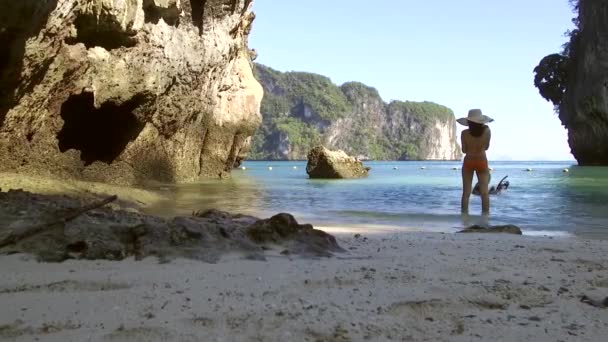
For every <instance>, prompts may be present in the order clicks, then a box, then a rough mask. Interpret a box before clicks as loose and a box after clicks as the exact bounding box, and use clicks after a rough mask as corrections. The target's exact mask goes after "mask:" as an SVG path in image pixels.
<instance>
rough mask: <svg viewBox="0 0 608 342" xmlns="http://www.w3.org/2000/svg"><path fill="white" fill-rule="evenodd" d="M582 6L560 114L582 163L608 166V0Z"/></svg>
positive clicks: (586, 0) (584, 2)
mask: <svg viewBox="0 0 608 342" xmlns="http://www.w3.org/2000/svg"><path fill="white" fill-rule="evenodd" d="M578 9H579V16H578V20H579V32H578V34H576V35H575V36H573V39H574V40H575V41H573V42H572V43H571V49H572V54H571V62H572V63H571V66H570V72H569V77H568V81H567V88H566V89H567V91H566V93H565V96H564V100H563V102H562V104H561V106H560V108H559V110H560V113H559V117H560V119H561V120H562V123H563V124H564V126H566V128H567V129H568V142H569V144H570V148H571V150H572V154H573V155H574V157H575V158H576V159H577V160H578V162H579V164H581V165H608V0H582V1H580V3H579V8H578Z"/></svg>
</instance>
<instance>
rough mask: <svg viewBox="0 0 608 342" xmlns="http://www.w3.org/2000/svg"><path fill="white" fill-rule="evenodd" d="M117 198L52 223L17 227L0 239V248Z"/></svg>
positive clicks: (64, 215)
mask: <svg viewBox="0 0 608 342" xmlns="http://www.w3.org/2000/svg"><path fill="white" fill-rule="evenodd" d="M117 198H118V197H117V196H116V195H114V196H110V197H108V198H105V199H103V200H101V201H98V202H94V203H91V204H88V205H85V206H84V207H80V208H74V209H72V210H70V211H69V212H68V213H66V214H63V215H60V216H59V217H57V218H54V219H53V220H52V221H49V222H45V223H41V224H38V225H35V226H30V227H23V228H21V227H19V228H17V229H16V231H9V232H8V235H7V236H5V237H0V248H2V247H5V246H8V245H11V244H14V243H16V242H19V241H21V240H23V239H25V238H28V237H30V236H33V235H36V234H39V233H41V232H43V231H45V230H46V229H49V228H50V227H53V226H55V225H58V224H64V223H66V222H68V221H71V220H73V219H75V218H77V217H78V216H80V215H82V214H84V213H86V212H87V211H90V210H93V209H97V208H99V207H103V206H104V205H106V204H108V203H110V202H114V201H115V200H116V199H117Z"/></svg>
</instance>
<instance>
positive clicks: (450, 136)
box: [250, 65, 461, 160]
mask: <svg viewBox="0 0 608 342" xmlns="http://www.w3.org/2000/svg"><path fill="white" fill-rule="evenodd" d="M256 76H257V77H258V79H259V80H260V82H261V83H262V86H263V87H264V91H265V96H264V99H263V101H262V116H263V117H264V122H263V124H262V126H261V128H260V130H259V131H258V133H257V134H256V136H255V137H254V142H253V148H252V151H251V152H252V153H251V154H250V157H251V158H252V159H306V154H307V153H308V151H309V150H310V149H311V148H312V147H314V146H315V145H318V144H323V145H325V146H327V147H328V148H330V149H341V150H344V151H345V152H347V153H348V154H350V155H354V156H358V157H359V158H362V159H375V160H397V159H400V160H410V159H414V160H416V159H439V160H454V159H460V157H461V154H460V149H459V147H458V144H457V137H456V121H455V117H454V114H453V113H452V111H451V110H450V109H448V108H446V107H444V106H440V105H437V104H434V103H431V102H420V103H419V102H401V101H393V102H391V103H389V104H386V103H384V101H383V100H382V98H381V97H380V95H379V94H378V91H377V90H376V89H374V88H372V87H368V86H366V85H364V84H361V83H358V82H348V83H345V84H343V85H342V86H340V87H338V86H336V85H334V84H333V83H331V81H330V80H329V79H328V78H326V77H324V76H320V75H315V74H309V73H298V72H290V73H280V72H277V71H275V70H272V69H270V68H268V67H265V66H262V65H256Z"/></svg>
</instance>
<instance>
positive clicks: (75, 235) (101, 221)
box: [0, 190, 343, 263]
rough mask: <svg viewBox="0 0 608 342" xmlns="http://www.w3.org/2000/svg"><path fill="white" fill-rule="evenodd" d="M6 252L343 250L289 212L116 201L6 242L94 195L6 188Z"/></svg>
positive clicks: (70, 255)
mask: <svg viewBox="0 0 608 342" xmlns="http://www.w3.org/2000/svg"><path fill="white" fill-rule="evenodd" d="M86 202H89V203H90V202H91V201H90V200H87V201H86ZM0 203H2V206H0V254H9V253H29V254H34V255H36V256H37V257H38V258H39V259H40V260H43V261H63V260H66V259H108V260H122V259H124V258H127V257H132V256H133V257H135V258H136V259H142V258H145V257H149V256H156V257H158V258H159V259H161V260H168V259H171V258H175V257H183V258H191V259H195V260H202V261H205V262H212V263H214V262H217V261H218V260H219V259H220V258H221V256H222V255H224V254H226V253H234V252H240V253H242V254H243V255H244V256H245V257H246V258H250V259H255V260H264V259H265V254H266V253H268V252H267V251H268V250H273V249H274V250H275V251H276V252H277V254H278V252H282V253H283V254H289V255H298V256H305V257H329V256H332V255H333V253H335V252H341V251H343V250H342V248H340V246H339V245H338V243H337V242H336V239H335V238H334V237H333V236H331V235H329V234H327V233H325V232H323V231H320V230H317V229H314V228H313V227H312V226H311V225H307V224H303V225H302V224H299V223H298V222H297V221H296V220H295V219H294V217H293V216H291V215H289V214H278V215H275V216H273V217H271V218H269V219H265V220H261V219H258V218H256V217H253V216H247V215H238V214H230V213H226V212H222V211H217V210H208V211H205V212H198V213H194V214H193V215H192V216H178V217H174V218H171V219H165V218H160V217H155V216H148V215H142V214H139V213H134V212H127V211H121V210H113V209H111V208H109V207H108V206H105V207H100V208H97V209H94V210H90V211H87V212H86V213H84V214H82V215H79V216H78V217H76V218H75V219H73V220H70V221H67V222H65V223H60V224H55V225H52V226H49V227H48V229H45V230H43V231H41V232H40V233H38V234H35V235H32V236H30V237H26V238H24V239H21V240H19V241H17V243H14V244H8V245H6V246H3V247H2V246H1V245H2V241H6V237H7V236H9V235H10V234H12V233H14V232H15V231H17V230H25V229H27V228H29V227H34V226H40V225H44V224H45V223H47V222H53V221H57V219H58V218H61V217H64V216H63V215H66V214H69V213H70V212H71V211H73V210H75V209H78V208H81V207H82V206H83V205H85V204H86V203H85V202H84V201H82V200H80V199H76V198H73V197H67V196H49V195H36V194H31V193H28V192H24V191H19V190H17V191H14V190H11V191H9V192H0Z"/></svg>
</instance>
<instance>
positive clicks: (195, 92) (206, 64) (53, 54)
mask: <svg viewBox="0 0 608 342" xmlns="http://www.w3.org/2000/svg"><path fill="white" fill-rule="evenodd" d="M251 6H252V1H251V0H124V1H115V0H84V1H83V0H80V1H77V0H20V1H2V2H1V3H0V44H2V47H3V52H2V54H1V56H0V171H11V172H19V173H30V174H38V175H45V176H53V177H62V178H77V179H85V180H93V181H103V182H111V183H122V184H133V183H138V182H141V181H145V180H149V179H155V180H160V181H178V182H187V181H192V180H195V179H197V178H199V177H201V176H203V177H222V176H224V175H225V174H226V173H227V172H229V171H230V170H231V169H232V167H233V166H234V164H235V162H237V161H239V160H241V159H243V158H244V155H245V153H246V151H247V149H248V144H250V141H251V139H250V136H251V135H252V134H253V133H254V131H255V129H256V128H257V127H258V125H259V124H260V122H261V116H260V112H259V108H260V102H261V98H262V92H263V91H262V88H261V86H260V84H259V83H258V82H257V81H256V80H255V79H254V77H253V73H252V66H251V60H250V53H249V52H250V51H249V49H248V46H247V40H248V34H249V32H250V30H251V25H252V21H253V19H254V17H255V16H254V14H253V12H252V11H251Z"/></svg>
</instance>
